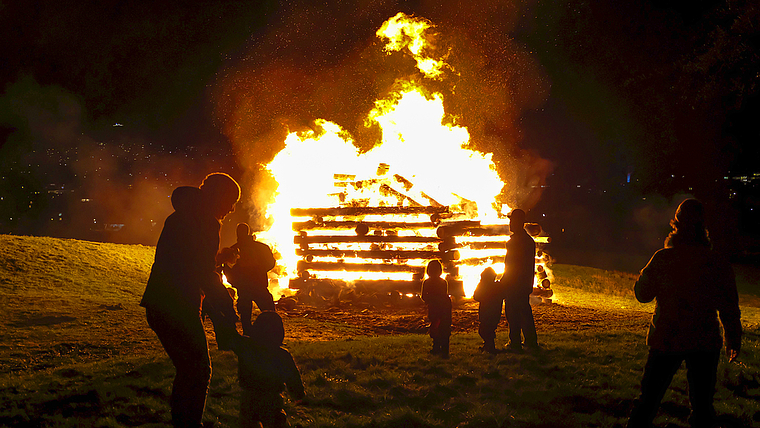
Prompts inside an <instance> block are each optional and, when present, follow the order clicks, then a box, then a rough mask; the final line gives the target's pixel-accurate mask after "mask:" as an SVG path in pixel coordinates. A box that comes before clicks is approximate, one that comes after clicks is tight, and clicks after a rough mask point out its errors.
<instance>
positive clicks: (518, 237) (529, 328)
mask: <svg viewBox="0 0 760 428" xmlns="http://www.w3.org/2000/svg"><path fill="white" fill-rule="evenodd" d="M509 230H510V231H511V232H512V236H511V237H510V238H509V241H507V255H506V256H505V257H504V265H505V268H504V269H505V270H504V275H503V276H502V277H501V282H502V288H503V289H504V293H505V299H504V312H505V315H506V317H507V323H509V343H507V349H508V350H513V351H521V350H522V348H523V346H525V347H526V348H529V349H538V336H537V334H536V324H535V322H534V320H533V310H532V309H531V308H530V293H532V292H533V279H534V276H535V269H536V243H535V242H534V241H533V238H531V237H530V235H528V232H526V231H525V211H523V210H521V209H515V210H512V212H511V213H509ZM523 340H524V342H523Z"/></svg>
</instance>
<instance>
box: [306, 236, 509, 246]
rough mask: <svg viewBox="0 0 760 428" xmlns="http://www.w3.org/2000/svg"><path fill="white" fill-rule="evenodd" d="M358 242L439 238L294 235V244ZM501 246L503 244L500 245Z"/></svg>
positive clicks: (420, 241)
mask: <svg viewBox="0 0 760 428" xmlns="http://www.w3.org/2000/svg"><path fill="white" fill-rule="evenodd" d="M359 242H418V243H425V242H427V243H431V244H433V243H438V242H441V240H440V239H438V238H435V237H432V236H393V235H391V236H385V235H364V236H344V235H318V236H295V237H294V238H293V243H295V244H333V243H359ZM502 246H503V245H502Z"/></svg>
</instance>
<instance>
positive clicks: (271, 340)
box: [232, 311, 306, 428]
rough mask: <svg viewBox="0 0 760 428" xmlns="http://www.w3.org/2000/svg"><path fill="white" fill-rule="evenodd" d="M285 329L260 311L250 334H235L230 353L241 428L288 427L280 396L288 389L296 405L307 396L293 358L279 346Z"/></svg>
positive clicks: (272, 315) (273, 314)
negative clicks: (234, 357)
mask: <svg viewBox="0 0 760 428" xmlns="http://www.w3.org/2000/svg"><path fill="white" fill-rule="evenodd" d="M284 339H285V328H284V326H283V324H282V318H280V316H279V315H278V314H277V313H276V312H274V311H263V312H262V313H261V314H259V316H258V317H256V320H255V321H254V322H253V324H252V326H251V335H250V337H248V336H240V335H235V339H234V341H233V346H232V350H233V351H234V352H235V354H236V355H237V357H238V381H239V382H240V386H241V388H242V394H241V398H240V427H241V428H249V427H263V428H270V427H271V428H282V427H289V426H290V424H289V423H288V420H287V414H286V413H285V411H284V410H283V407H284V401H283V397H282V393H283V392H284V391H285V387H287V390H288V392H289V393H290V395H291V396H292V397H293V398H295V399H296V400H297V401H296V402H297V403H300V402H303V400H304V398H305V397H306V392H305V390H304V386H303V382H302V381H301V374H300V372H299V371H298V367H297V366H296V363H295V362H294V361H293V356H291V355H290V353H289V352H288V351H287V350H286V349H285V348H283V347H282V343H283V340H284Z"/></svg>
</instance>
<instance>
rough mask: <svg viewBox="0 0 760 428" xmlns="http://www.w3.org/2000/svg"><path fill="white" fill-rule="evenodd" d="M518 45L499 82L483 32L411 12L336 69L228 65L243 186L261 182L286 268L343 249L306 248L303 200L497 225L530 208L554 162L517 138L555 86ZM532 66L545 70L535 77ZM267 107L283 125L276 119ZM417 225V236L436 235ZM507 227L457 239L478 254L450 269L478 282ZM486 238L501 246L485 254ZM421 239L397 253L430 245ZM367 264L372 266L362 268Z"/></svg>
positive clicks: (222, 102)
mask: <svg viewBox="0 0 760 428" xmlns="http://www.w3.org/2000/svg"><path fill="white" fill-rule="evenodd" d="M508 47H509V46H507V48H508ZM506 51H509V49H506ZM517 52H519V50H517V49H513V50H512V51H511V53H512V54H513V55H512V56H511V57H510V61H508V62H512V61H513V62H514V64H512V65H513V66H514V67H515V68H516V69H517V70H519V71H517V72H513V73H493V74H496V75H497V76H499V77H502V78H505V80H504V81H499V80H495V79H494V78H493V74H489V71H491V72H493V71H499V70H496V69H495V67H493V66H492V65H490V64H489V60H488V55H487V52H484V51H482V50H480V49H479V48H478V45H477V44H476V43H475V41H474V40H471V39H469V38H468V37H466V35H464V34H462V33H461V32H460V31H455V30H454V31H452V30H448V31H447V29H446V27H442V26H438V25H436V24H435V23H433V21H431V20H428V19H425V18H422V17H418V16H413V15H408V14H406V13H404V12H399V13H397V14H395V15H393V16H392V17H391V18H389V19H387V20H385V21H384V22H382V23H381V24H380V25H378V27H377V30H375V33H374V38H373V39H371V41H366V42H365V43H364V45H363V47H362V48H361V49H355V50H354V53H353V54H352V55H349V56H346V57H344V58H343V59H342V60H341V61H339V62H337V63H334V64H332V65H331V66H329V67H323V68H321V69H306V70H308V71H309V74H306V73H305V70H304V69H301V70H296V68H295V67H292V66H288V65H286V64H287V62H286V61H285V59H284V58H283V57H277V58H275V59H273V60H272V62H270V63H261V62H259V61H255V63H256V64H258V65H253V66H247V65H246V63H245V62H242V63H241V64H239V65H237V66H235V67H232V68H231V69H229V70H227V71H226V72H225V73H223V74H222V76H221V78H220V89H219V90H218V91H217V97H218V99H219V108H218V112H219V115H220V116H219V117H220V118H221V119H222V120H224V121H225V123H224V124H225V129H226V131H227V133H228V136H229V138H230V139H231V140H232V141H233V144H234V146H235V147H236V149H237V153H238V154H239V156H240V157H241V158H242V161H241V163H242V164H244V165H246V166H247V167H248V168H249V169H250V171H251V172H253V174H250V175H249V180H247V182H245V183H244V188H252V189H253V190H252V195H253V204H254V206H255V207H256V208H257V209H256V211H255V212H256V213H257V214H259V215H258V217H257V216H254V218H253V220H254V221H253V223H254V229H256V230H260V231H264V232H263V233H260V234H259V237H260V238H263V239H264V240H265V242H269V243H271V244H273V245H274V246H275V248H276V250H278V252H279V253H280V255H281V256H282V257H283V259H282V260H281V263H283V264H284V265H285V266H287V267H286V269H287V270H288V274H289V275H294V274H295V273H296V272H299V273H298V274H299V276H300V275H301V274H302V273H304V272H303V267H304V266H306V265H304V262H305V263H311V261H312V260H315V262H316V259H312V258H307V259H303V260H302V261H301V262H300V266H302V267H299V268H297V269H296V264H299V261H298V255H301V256H306V255H307V253H309V254H311V253H314V254H316V255H325V256H328V258H329V257H333V256H334V255H328V254H332V250H330V249H329V248H327V247H325V248H324V249H321V250H313V249H308V248H307V247H308V245H307V247H304V244H301V251H298V250H297V246H296V245H294V243H293V238H292V237H293V227H295V226H294V225H295V224H296V223H298V220H297V218H295V217H293V216H292V212H293V211H292V210H293V209H294V208H308V209H309V210H313V209H315V208H329V207H338V206H342V207H352V206H353V207H416V208H424V207H428V208H431V209H435V208H436V207H445V213H446V215H447V216H452V215H453V216H454V217H455V218H459V219H460V220H473V221H475V222H477V224H481V222H482V224H483V225H492V226H494V227H498V226H499V225H505V224H506V223H507V220H506V217H505V215H504V214H506V211H508V210H509V209H510V207H520V208H523V209H529V208H530V207H531V206H529V205H530V204H534V203H535V202H536V200H537V197H538V195H539V194H540V189H541V188H542V184H543V181H544V180H545V177H546V174H548V173H549V172H550V170H551V166H550V164H549V163H548V162H546V161H544V160H542V159H540V158H538V157H537V156H535V155H533V154H531V153H528V152H526V151H524V150H521V149H519V145H518V143H519V139H520V131H519V128H518V127H517V119H518V118H519V112H520V111H522V110H523V109H525V108H529V107H536V105H537V104H536V103H539V102H541V101H543V99H544V98H545V96H546V92H547V87H546V86H547V85H546V83H545V81H543V80H542V79H541V74H540V71H539V68H538V66H537V65H536V64H534V63H533V62H532V61H531V60H530V57H529V56H527V55H517ZM502 53H504V51H502ZM273 67H276V68H277V69H275V68H273ZM526 70H527V71H529V72H530V73H529V75H530V77H531V79H534V80H532V82H531V84H530V85H528V84H526V83H527V82H526V76H527V75H526ZM526 88H527V89H526ZM349 91H350V92H349ZM289 108H290V109H292V111H289V110H288V109H289ZM262 114H268V115H269V117H270V118H271V117H273V116H274V117H277V120H278V122H279V123H274V124H273V123H271V122H270V123H269V124H267V123H265V122H264V120H265V119H263V118H262V116H261V115H262ZM341 177H349V178H348V179H345V178H341ZM391 177H392V179H391ZM336 188H338V191H336ZM449 210H452V211H449ZM370 217H372V216H365V214H361V215H359V216H358V217H353V215H352V217H351V218H354V219H356V220H359V221H367V220H369V218H370ZM391 217H392V216H391ZM314 218H315V221H316V222H317V223H318V224H321V222H322V220H321V219H320V218H319V217H318V216H317V217H314ZM337 219H338V220H340V221H343V220H350V219H349V218H346V217H341V216H338V217H337ZM341 219H343V220H341ZM415 219H417V220H419V218H417V217H414V216H413V217H411V219H410V217H404V216H403V215H402V216H398V217H394V218H390V217H387V216H386V217H383V221H384V224H387V222H388V221H391V222H393V221H396V222H399V221H400V222H402V223H403V224H421V223H414V222H415V221H416V220H415ZM353 221H354V220H350V221H349V223H351V222H353ZM375 221H380V218H377V219H375ZM410 221H411V222H412V223H408V222H410ZM432 221H433V222H434V223H435V220H432ZM310 227H311V226H310ZM425 227H428V226H425ZM489 227H490V226H489ZM333 230H334V229H333ZM376 232H380V233H386V232H387V231H381V230H378V231H376ZM408 232H410V233H413V234H414V235H415V236H417V237H418V238H422V237H423V236H425V237H426V238H428V237H429V235H428V234H429V233H430V231H427V232H423V231H422V230H417V231H411V230H410V231H408ZM433 232H434V230H433ZM493 232H494V231H492V232H489V233H493ZM301 233H302V235H301V236H302V237H303V236H306V235H304V233H306V232H304V231H302V232H301ZM357 233H359V232H357ZM396 233H399V235H398V236H401V235H400V234H401V231H399V232H394V235H393V236H396ZM439 233H440V231H439ZM496 234H499V233H496ZM330 239H338V238H335V236H334V235H333V237H332V238H330ZM343 239H344V238H340V239H338V240H343ZM389 239H393V240H396V238H389ZM399 239H401V238H399ZM404 239H405V238H404ZM496 239H497V240H496V241H495V242H489V243H488V244H483V243H481V244H477V245H476V247H478V248H480V250H481V251H479V252H478V251H475V250H474V247H473V250H472V251H475V253H473V254H467V253H468V251H470V250H469V248H471V247H470V244H464V243H463V242H459V241H458V243H457V244H456V245H458V246H462V248H461V249H460V250H459V253H460V254H457V255H456V257H457V258H458V257H460V256H462V257H464V258H465V259H466V260H471V261H472V262H471V263H459V266H458V267H455V266H454V264H452V265H451V266H450V267H449V268H447V269H448V270H447V272H450V273H451V272H453V273H452V275H454V277H456V278H459V277H460V275H461V277H463V278H465V283H466V284H469V286H466V287H467V288H470V286H474V282H473V281H472V280H471V279H472V278H475V277H477V274H478V273H479V270H480V269H482V266H483V263H484V262H488V263H494V262H495V259H494V258H497V259H498V258H499V257H503V254H501V253H503V247H499V244H498V241H499V238H496ZM502 242H503V241H502ZM484 245H485V247H488V248H492V249H491V250H487V251H485V253H484V252H483V251H482V250H483V249H484ZM493 245H496V247H492V246H493ZM328 247H329V245H328ZM359 247H360V246H358V247H356V248H355V249H353V250H346V251H348V253H346V252H343V253H341V254H343V257H340V256H338V257H339V259H337V263H338V264H339V265H340V264H342V263H346V262H349V261H348V260H347V257H348V256H347V254H349V253H350V254H356V255H358V254H360V253H361V254H363V255H366V256H369V257H379V258H381V259H382V258H387V257H390V255H389V254H384V253H383V254H375V253H372V251H376V250H370V252H369V253H367V252H366V251H364V250H360V249H357V248H359ZM397 247H398V248H401V247H402V246H398V245H397ZM425 248H428V247H425ZM356 251H358V252H356ZM414 251H418V252H414ZM414 251H412V253H403V252H402V253H399V255H398V256H394V257H401V258H403V259H406V257H410V256H411V255H412V254H414V257H417V256H420V255H421V254H423V253H420V252H419V250H414ZM325 252H327V253H325ZM476 253H477V254H476ZM486 253H487V254H486ZM424 254H427V253H424ZM431 254H432V253H431ZM309 257H312V256H309ZM426 257H428V256H424V257H422V258H423V259H424V258H426ZM452 257H453V256H452ZM319 260H320V261H319V263H321V262H322V260H323V259H319ZM368 261H369V260H368V259H365V258H363V257H361V256H360V257H358V258H357V259H356V260H355V261H354V263H359V264H354V265H352V268H353V267H355V268H356V269H360V268H361V269H365V268H368V269H370V270H377V269H381V268H379V267H377V266H368V265H367V263H368ZM326 263H328V264H329V263H333V262H326ZM419 263H420V262H419V261H418V262H417V264H419ZM496 263H498V262H496ZM309 266H316V265H309ZM321 267H327V268H329V269H334V268H338V267H340V266H333V265H332V264H330V265H329V266H326V265H321ZM419 267H422V265H420V266H419ZM347 269H348V267H347ZM382 269H383V270H384V271H385V270H388V269H389V268H382ZM394 269H395V268H394ZM502 269H503V268H502ZM464 271H468V272H464ZM469 271H471V272H469ZM330 275H333V274H330ZM386 275H387V276H386ZM369 276H372V275H370V273H369V272H365V273H361V274H358V275H355V276H354V278H357V279H358V278H363V279H367V278H368V277H369ZM382 276H384V277H386V278H390V277H392V276H393V275H390V274H389V273H388V272H384V273H383V274H382ZM475 282H476V281H475ZM280 285H281V286H282V285H284V284H280ZM470 292H471V290H469V291H468V292H466V294H467V295H469V294H470Z"/></svg>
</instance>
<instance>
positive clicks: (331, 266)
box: [297, 260, 425, 274]
mask: <svg viewBox="0 0 760 428" xmlns="http://www.w3.org/2000/svg"><path fill="white" fill-rule="evenodd" d="M297 269H298V271H299V272H300V271H304V270H317V271H331V272H340V271H346V272H409V273H421V274H422V273H425V266H409V265H406V264H375V263H335V262H307V261H304V260H301V261H299V262H298V265H297Z"/></svg>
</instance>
